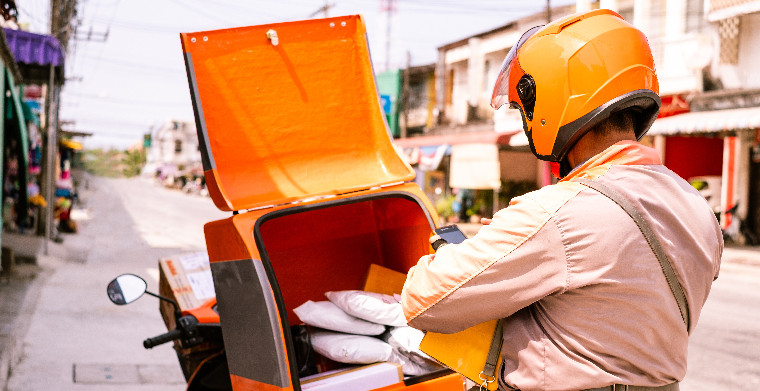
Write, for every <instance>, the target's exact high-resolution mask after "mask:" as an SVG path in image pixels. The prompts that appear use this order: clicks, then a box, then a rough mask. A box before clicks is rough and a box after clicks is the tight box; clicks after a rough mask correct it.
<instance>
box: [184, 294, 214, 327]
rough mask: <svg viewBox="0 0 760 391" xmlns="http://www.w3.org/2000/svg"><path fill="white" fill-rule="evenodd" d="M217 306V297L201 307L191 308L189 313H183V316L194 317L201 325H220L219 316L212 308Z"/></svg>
mask: <svg viewBox="0 0 760 391" xmlns="http://www.w3.org/2000/svg"><path fill="white" fill-rule="evenodd" d="M215 305H216V297H214V298H212V299H208V300H206V302H205V303H203V304H202V305H201V306H200V307H196V308H191V309H189V310H187V311H183V312H182V315H192V316H194V317H195V319H198V323H200V324H212V323H219V314H217V313H216V312H215V311H214V310H213V309H211V307H213V306H215Z"/></svg>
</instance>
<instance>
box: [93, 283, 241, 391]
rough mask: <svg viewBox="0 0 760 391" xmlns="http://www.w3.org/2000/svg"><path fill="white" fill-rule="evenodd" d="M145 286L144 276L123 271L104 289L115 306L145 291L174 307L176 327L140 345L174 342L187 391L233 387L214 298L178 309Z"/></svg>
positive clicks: (130, 301) (169, 300) (140, 295)
mask: <svg viewBox="0 0 760 391" xmlns="http://www.w3.org/2000/svg"><path fill="white" fill-rule="evenodd" d="M147 287H148V284H147V283H146V282H145V280H144V279H143V278H141V277H139V276H137V275H134V274H122V275H120V276H118V277H116V278H115V279H113V280H112V281H111V282H110V283H109V284H108V287H107V289H106V290H107V293H108V298H109V299H110V300H111V302H113V303H114V304H116V305H126V304H129V303H132V302H134V301H136V300H137V299H139V298H140V297H142V296H143V295H144V294H148V295H150V296H154V297H156V298H158V299H160V300H163V301H166V302H169V303H171V304H172V305H173V306H174V309H175V311H174V317H175V322H174V324H176V328H174V329H173V330H168V331H167V332H166V333H163V334H160V335H157V336H155V337H151V338H147V339H145V340H144V341H143V347H145V349H151V348H153V347H155V346H158V345H162V344H164V343H168V342H174V350H175V351H176V353H177V359H178V361H179V364H180V367H181V368H182V373H183V375H184V376H185V380H186V381H187V390H188V391H212V390H214V391H216V390H219V391H222V390H232V384H231V382H230V377H229V370H228V366H227V357H226V354H225V351H224V343H223V340H222V328H221V325H220V323H219V314H218V313H217V312H216V299H215V298H213V299H210V300H208V301H207V302H205V303H204V304H203V305H201V306H200V307H198V308H193V309H190V310H187V311H180V310H179V306H178V305H177V303H176V302H175V301H173V300H171V299H169V298H166V297H163V296H160V295H157V294H155V293H152V292H149V291H148V290H147Z"/></svg>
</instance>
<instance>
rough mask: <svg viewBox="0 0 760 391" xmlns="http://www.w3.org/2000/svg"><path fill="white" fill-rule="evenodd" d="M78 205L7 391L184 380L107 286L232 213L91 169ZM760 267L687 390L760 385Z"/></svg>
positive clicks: (720, 322) (727, 289) (729, 301)
mask: <svg viewBox="0 0 760 391" xmlns="http://www.w3.org/2000/svg"><path fill="white" fill-rule="evenodd" d="M89 183H90V186H89V189H88V190H86V189H83V191H82V195H83V198H84V200H85V203H84V204H83V205H82V209H81V210H79V211H77V216H78V218H79V222H80V226H81V231H80V233H79V234H76V235H69V236H66V241H65V242H64V246H63V247H64V250H65V251H64V254H65V256H63V257H60V258H63V259H56V257H52V256H51V257H44V258H42V259H41V260H40V263H41V265H42V266H43V268H44V270H45V272H44V273H43V275H42V278H43V279H44V285H42V289H40V290H39V296H38V298H37V305H36V307H35V310H34V312H33V313H32V315H31V318H30V320H29V324H30V327H29V330H28V332H27V334H26V336H25V338H24V356H23V359H22V360H21V362H20V363H19V364H18V365H17V366H15V367H14V368H13V372H12V374H11V378H10V381H9V387H8V391H27V390H35V391H36V390H63V391H66V390H80V391H87V390H106V391H107V390H137V391H153V390H155V391H158V390H162V391H174V390H177V391H179V390H183V389H184V386H183V378H182V374H181V371H180V369H179V365H178V363H177V360H176V357H175V356H174V351H173V350H172V349H171V347H170V346H169V345H164V346H160V347H157V348H155V349H153V350H150V351H146V350H144V349H143V348H142V340H143V339H144V338H146V337H149V336H153V335H156V334H159V333H161V332H163V331H165V327H164V324H163V322H162V321H161V317H160V314H159V311H158V302H157V301H156V300H154V299H153V298H151V297H144V298H142V299H140V300H139V301H137V302H136V303H133V304H130V305H128V306H124V307H117V306H115V305H113V304H112V303H111V302H110V301H108V299H107V298H106V294H105V286H106V284H107V283H108V281H109V280H110V279H111V278H113V277H114V276H116V275H117V274H120V273H125V272H132V273H137V274H140V275H143V276H144V277H145V278H146V280H148V285H149V289H150V290H152V291H157V290H158V287H157V278H158V271H157V260H158V258H160V257H162V256H166V255H170V254H176V253H184V252H190V251H198V250H203V249H204V248H205V243H204V238H203V232H202V226H203V223H205V222H208V221H212V220H216V219H219V218H223V217H225V216H228V215H229V214H228V213H223V212H219V211H218V210H216V208H215V207H214V206H213V204H212V202H211V201H210V199H208V198H204V197H199V196H192V195H185V194H182V193H179V192H177V191H172V190H166V189H163V188H159V187H157V186H154V185H153V184H152V183H151V182H149V181H146V180H140V179H130V180H125V179H121V180H113V179H101V178H96V179H91V180H90V182H89ZM759 308H760V267H758V266H748V265H741V264H736V263H727V264H724V267H723V268H722V270H721V276H720V278H719V279H718V281H717V282H716V283H715V285H714V288H713V292H712V293H711V295H710V298H709V299H708V301H707V304H706V306H705V309H704V312H703V313H702V318H701V319H700V322H699V325H698V327H697V329H696V330H695V332H694V334H693V337H692V341H691V345H690V351H689V373H688V375H687V378H686V379H685V381H684V383H683V386H682V388H681V389H682V390H684V391H702V390H704V391H707V390H737V391H745V390H746V391H749V390H756V389H758V388H760V310H758V309H759Z"/></svg>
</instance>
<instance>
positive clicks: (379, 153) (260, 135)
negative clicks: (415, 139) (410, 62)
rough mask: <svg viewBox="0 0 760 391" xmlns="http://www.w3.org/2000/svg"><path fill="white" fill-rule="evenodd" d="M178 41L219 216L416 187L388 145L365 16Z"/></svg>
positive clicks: (220, 32) (221, 32) (185, 36)
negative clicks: (387, 187)
mask: <svg viewBox="0 0 760 391" xmlns="http://www.w3.org/2000/svg"><path fill="white" fill-rule="evenodd" d="M181 39H182V47H183V50H184V52H185V55H186V62H187V64H188V72H189V79H190V88H191V92H192V93H193V94H194V96H195V97H196V101H195V102H194V103H195V105H196V107H195V108H196V117H197V119H198V121H197V122H198V123H200V124H201V125H202V126H201V128H202V129H199V132H200V133H201V136H202V137H203V134H204V133H203V132H205V135H206V136H207V145H206V150H205V151H203V150H202V153H204V154H206V155H204V156H205V157H206V159H205V160H206V161H207V162H208V165H209V167H205V171H206V180H207V184H208V185H209V192H210V194H211V196H212V198H213V199H214V203H215V204H216V205H217V207H219V208H220V209H222V210H242V209H250V208H254V207H257V206H264V205H274V204H280V203H283V202H288V201H293V200H298V199H304V198H308V197H310V196H315V195H324V194H341V193H346V192H351V191H356V190H362V189H369V188H371V187H374V186H377V185H381V184H389V183H395V182H401V181H406V180H410V179H413V178H414V171H413V170H412V169H411V167H409V165H408V164H406V163H404V162H403V161H402V160H401V158H400V157H399V156H398V154H397V152H396V151H395V150H394V148H393V146H392V144H391V141H390V136H389V132H388V130H387V127H386V124H385V119H384V115H383V112H382V110H381V107H380V103H379V98H378V94H377V89H376V86H375V79H374V73H373V70H372V64H371V62H370V57H369V51H368V47H367V41H366V35H365V26H364V22H363V21H362V19H361V17H359V16H346V17H338V18H329V19H316V20H307V21H299V22H289V23H278V24H271V25H262V26H252V27H245V28H235V29H226V30H216V31H207V32H198V33H183V34H181ZM275 43H276V44H275ZM202 140H203V139H202ZM202 144H203V143H202Z"/></svg>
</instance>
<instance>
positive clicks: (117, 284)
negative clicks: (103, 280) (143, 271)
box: [106, 274, 148, 305]
mask: <svg viewBox="0 0 760 391" xmlns="http://www.w3.org/2000/svg"><path fill="white" fill-rule="evenodd" d="M147 289H148V283H147V282H145V280H143V279H142V278H141V277H139V276H136V275H134V274H122V275H120V276H118V277H116V278H115V279H113V281H111V282H110V283H108V287H107V288H106V291H107V292H108V298H109V299H111V301H112V302H113V303H114V304H118V305H125V304H129V303H131V302H133V301H135V300H137V299H139V298H140V297H141V296H142V295H143V294H144V293H145V291H146V290H147Z"/></svg>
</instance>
